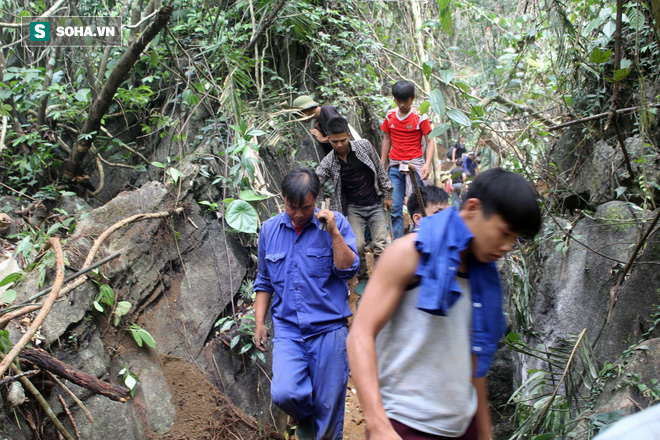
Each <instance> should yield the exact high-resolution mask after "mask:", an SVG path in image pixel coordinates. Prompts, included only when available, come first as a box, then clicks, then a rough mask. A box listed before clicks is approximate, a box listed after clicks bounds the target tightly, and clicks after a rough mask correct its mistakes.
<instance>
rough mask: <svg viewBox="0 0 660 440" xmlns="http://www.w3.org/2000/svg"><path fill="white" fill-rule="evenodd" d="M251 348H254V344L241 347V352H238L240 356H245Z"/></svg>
mask: <svg viewBox="0 0 660 440" xmlns="http://www.w3.org/2000/svg"><path fill="white" fill-rule="evenodd" d="M251 348H252V344H245V345H244V346H242V347H241V350H240V351H239V352H238V354H243V353H245V352H246V351H248V350H249V349H251Z"/></svg>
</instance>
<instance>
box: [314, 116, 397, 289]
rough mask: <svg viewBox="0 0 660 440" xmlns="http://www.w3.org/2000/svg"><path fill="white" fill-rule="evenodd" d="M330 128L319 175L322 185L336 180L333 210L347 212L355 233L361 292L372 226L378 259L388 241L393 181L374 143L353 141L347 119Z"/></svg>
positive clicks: (330, 123) (334, 122) (333, 121)
mask: <svg viewBox="0 0 660 440" xmlns="http://www.w3.org/2000/svg"><path fill="white" fill-rule="evenodd" d="M327 130H328V138H329V139H330V144H331V145H332V151H331V152H330V153H328V155H327V156H325V157H324V158H323V160H322V161H321V164H320V165H319V166H318V168H317V169H316V174H317V175H318V176H319V180H320V181H321V185H323V184H324V183H325V182H326V181H327V180H330V179H331V180H332V184H333V187H334V197H333V199H332V204H331V209H333V210H335V211H340V212H341V213H342V214H344V215H345V216H346V218H348V222H349V223H350V224H351V227H352V228H353V232H354V233H355V237H356V239H357V251H358V256H359V257H360V270H359V271H358V274H357V276H358V285H357V286H356V287H355V291H356V293H357V294H358V295H359V294H362V291H363V290H364V286H365V284H366V279H367V260H366V258H365V255H364V247H365V244H366V239H365V232H366V228H367V226H369V230H370V231H371V243H372V246H371V247H372V250H373V252H374V258H376V259H377V258H378V257H379V256H380V254H381V253H382V252H383V250H385V246H386V244H387V219H386V217H385V215H386V214H385V208H386V207H387V209H391V207H392V184H391V183H390V180H389V178H388V177H387V173H386V172H385V169H384V168H383V164H382V163H381V161H380V157H379V156H378V153H377V152H376V150H375V149H374V147H373V145H371V143H370V142H369V141H368V140H366V139H361V140H358V141H352V140H350V139H351V137H350V134H349V128H348V121H346V119H344V118H342V117H337V118H333V119H330V120H329V121H328V124H327Z"/></svg>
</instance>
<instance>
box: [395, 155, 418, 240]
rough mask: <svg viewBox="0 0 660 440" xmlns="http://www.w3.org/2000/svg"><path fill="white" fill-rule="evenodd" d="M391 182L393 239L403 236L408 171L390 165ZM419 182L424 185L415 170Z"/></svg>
mask: <svg viewBox="0 0 660 440" xmlns="http://www.w3.org/2000/svg"><path fill="white" fill-rule="evenodd" d="M389 176H390V182H392V188H394V190H393V191H392V240H396V239H397V238H399V237H402V236H403V198H404V197H405V195H406V173H401V172H399V167H396V166H394V167H390V171H389ZM415 177H416V178H417V183H418V184H419V186H420V187H421V186H422V180H421V179H420V178H419V174H417V171H415Z"/></svg>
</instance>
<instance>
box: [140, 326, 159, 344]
mask: <svg viewBox="0 0 660 440" xmlns="http://www.w3.org/2000/svg"><path fill="white" fill-rule="evenodd" d="M138 333H139V334H140V337H141V338H142V340H143V341H144V343H145V344H147V345H148V346H149V347H151V348H156V341H154V338H153V337H152V336H151V334H150V333H149V332H148V331H146V330H145V329H143V328H141V329H140V330H138Z"/></svg>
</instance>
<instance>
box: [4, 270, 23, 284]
mask: <svg viewBox="0 0 660 440" xmlns="http://www.w3.org/2000/svg"><path fill="white" fill-rule="evenodd" d="M21 278H23V272H20V271H19V272H14V273H10V274H9V275H7V276H6V277H4V278H3V279H2V281H0V287H2V286H6V285H7V284H9V283H14V282H16V281H18V280H20V279H21Z"/></svg>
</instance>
